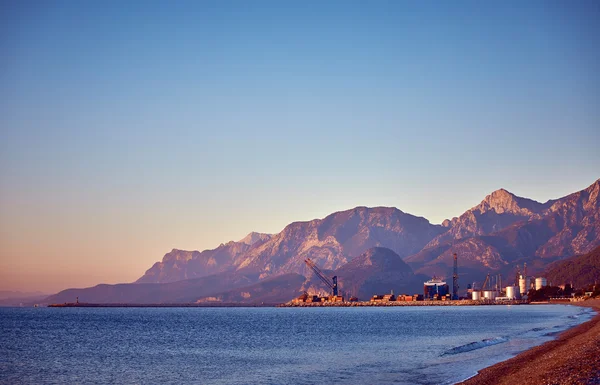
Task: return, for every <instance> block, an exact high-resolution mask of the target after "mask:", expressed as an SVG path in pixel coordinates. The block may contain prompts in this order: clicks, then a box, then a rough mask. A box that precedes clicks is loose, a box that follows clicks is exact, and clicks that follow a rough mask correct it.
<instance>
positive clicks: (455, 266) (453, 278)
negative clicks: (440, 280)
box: [452, 253, 458, 300]
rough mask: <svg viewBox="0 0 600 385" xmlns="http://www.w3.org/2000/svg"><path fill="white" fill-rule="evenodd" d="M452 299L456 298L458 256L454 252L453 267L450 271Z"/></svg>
mask: <svg viewBox="0 0 600 385" xmlns="http://www.w3.org/2000/svg"><path fill="white" fill-rule="evenodd" d="M452 299H454V300H456V299H458V256H457V255H456V253H454V269H453V272H452Z"/></svg>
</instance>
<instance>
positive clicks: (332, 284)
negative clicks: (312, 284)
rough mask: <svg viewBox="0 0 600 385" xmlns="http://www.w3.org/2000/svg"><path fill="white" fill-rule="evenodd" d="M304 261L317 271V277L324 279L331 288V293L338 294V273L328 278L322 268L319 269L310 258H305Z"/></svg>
mask: <svg viewBox="0 0 600 385" xmlns="http://www.w3.org/2000/svg"><path fill="white" fill-rule="evenodd" d="M304 263H306V265H307V266H308V267H310V268H311V270H312V271H313V272H314V273H315V275H316V276H317V277H319V278H320V279H321V281H323V282H324V283H325V284H326V285H327V286H328V287H329V288H330V289H331V294H332V295H333V296H337V295H338V285H337V276H336V275H334V276H333V277H332V278H331V280H329V278H327V277H326V276H325V274H323V272H322V271H321V269H319V268H318V267H317V265H316V264H315V263H314V262H313V261H312V260H311V259H310V258H307V259H305V260H304Z"/></svg>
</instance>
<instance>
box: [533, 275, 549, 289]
mask: <svg viewBox="0 0 600 385" xmlns="http://www.w3.org/2000/svg"><path fill="white" fill-rule="evenodd" d="M544 286H546V278H543V277H538V278H536V279H535V290H540V289H541V288H542V287H544Z"/></svg>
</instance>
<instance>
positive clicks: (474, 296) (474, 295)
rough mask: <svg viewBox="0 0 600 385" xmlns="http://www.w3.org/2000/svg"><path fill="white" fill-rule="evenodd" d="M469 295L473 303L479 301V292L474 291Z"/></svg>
mask: <svg viewBox="0 0 600 385" xmlns="http://www.w3.org/2000/svg"><path fill="white" fill-rule="evenodd" d="M471 295H472V296H473V301H479V300H480V299H481V292H480V291H474V292H472V293H471Z"/></svg>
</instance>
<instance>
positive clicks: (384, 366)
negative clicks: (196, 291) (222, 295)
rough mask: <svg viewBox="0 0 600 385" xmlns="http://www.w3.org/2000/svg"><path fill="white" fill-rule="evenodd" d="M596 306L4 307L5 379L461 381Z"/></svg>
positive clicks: (0, 326) (1, 359)
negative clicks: (589, 307)
mask: <svg viewBox="0 0 600 385" xmlns="http://www.w3.org/2000/svg"><path fill="white" fill-rule="evenodd" d="M593 314H594V313H593V312H592V311H591V310H590V309H587V308H581V307H574V306H565V305H512V306H472V307H470V306H460V307H459V306H457V307H452V306H443V307H351V308H325V307H323V308H42V307H39V308H0V383H2V384H92V383H94V384H95V383H106V384H109V383H110V384H206V385H210V384H214V385H225V384H227V385H234V384H288V385H300V384H370V385H376V384H453V383H456V382H459V381H461V380H464V379H466V378H469V377H471V376H473V375H475V374H476V373H477V371H478V370H479V369H482V368H484V367H487V366H490V365H493V364H494V363H497V362H500V361H503V360H506V359H508V358H510V357H512V356H514V355H516V354H518V353H519V352H522V351H524V350H526V349H528V348H530V347H532V346H535V345H540V344H542V343H544V342H546V341H549V340H551V339H553V338H556V335H557V334H558V333H559V332H561V331H563V330H566V329H568V328H570V327H573V326H575V325H577V324H580V323H582V322H584V321H586V320H589V319H590V318H591V317H592V316H593Z"/></svg>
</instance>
